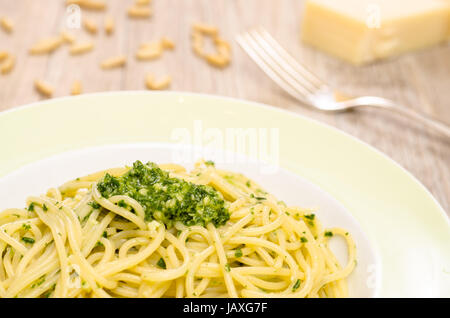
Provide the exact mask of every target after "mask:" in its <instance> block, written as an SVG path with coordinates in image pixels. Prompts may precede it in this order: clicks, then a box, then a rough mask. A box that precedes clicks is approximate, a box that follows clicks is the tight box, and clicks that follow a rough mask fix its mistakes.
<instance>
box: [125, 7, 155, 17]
mask: <svg viewBox="0 0 450 318" xmlns="http://www.w3.org/2000/svg"><path fill="white" fill-rule="evenodd" d="M151 15H152V10H151V9H150V8H147V7H140V6H136V5H134V6H132V7H130V8H128V16H129V17H130V18H141V19H142V18H148V17H150V16H151Z"/></svg>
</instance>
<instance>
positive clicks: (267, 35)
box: [259, 27, 326, 89]
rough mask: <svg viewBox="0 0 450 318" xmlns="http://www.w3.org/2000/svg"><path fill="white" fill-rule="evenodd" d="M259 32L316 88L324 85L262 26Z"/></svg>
mask: <svg viewBox="0 0 450 318" xmlns="http://www.w3.org/2000/svg"><path fill="white" fill-rule="evenodd" d="M259 34H261V36H262V37H263V38H264V39H265V40H266V41H267V42H268V43H269V44H270V46H271V47H273V48H274V49H275V50H276V51H277V52H278V54H279V55H280V56H281V57H282V58H284V60H286V61H287V62H288V63H289V64H290V65H292V67H293V68H294V69H295V70H296V71H297V72H299V73H301V74H302V75H303V76H304V77H305V78H307V79H308V80H309V81H310V82H311V83H313V84H314V85H315V86H316V87H317V88H318V89H321V88H323V87H326V84H325V83H324V82H323V81H322V80H321V79H320V78H318V77H317V76H316V75H314V74H313V73H312V72H311V71H309V70H308V69H307V68H306V67H305V66H303V65H302V64H301V63H300V62H298V61H297V60H296V59H294V58H293V57H292V56H291V55H290V54H289V53H288V52H287V51H286V50H285V49H284V48H283V47H282V46H281V45H280V44H279V43H278V42H277V41H276V40H275V39H274V38H273V37H272V36H271V35H270V33H269V32H267V31H266V30H265V29H264V28H262V27H260V28H259Z"/></svg>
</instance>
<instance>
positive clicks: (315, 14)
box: [302, 0, 450, 65]
mask: <svg viewBox="0 0 450 318" xmlns="http://www.w3.org/2000/svg"><path fill="white" fill-rule="evenodd" d="M449 36H450V0H307V1H306V3H305V9H304V16H303V20H302V40H303V42H304V43H306V44H309V45H311V46H314V47H316V48H318V49H321V50H323V51H325V52H327V53H330V54H332V55H335V56H337V57H340V58H342V59H344V60H347V61H349V62H352V63H354V64H358V65H359V64H365V63H370V62H373V61H375V60H379V59H384V58H389V57H392V56H397V55H400V54H402V53H405V52H409V51H413V50H418V49H422V48H425V47H429V46H432V45H435V44H438V43H441V42H443V41H446V40H448V39H449Z"/></svg>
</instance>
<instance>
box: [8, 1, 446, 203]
mask: <svg viewBox="0 0 450 318" xmlns="http://www.w3.org/2000/svg"><path fill="white" fill-rule="evenodd" d="M106 3H107V7H106V8H105V9H104V10H85V9H82V12H81V13H82V18H83V19H85V18H86V19H90V20H92V21H93V22H94V23H95V24H96V25H97V26H98V31H97V33H96V34H91V33H90V32H87V30H86V29H85V28H83V26H82V27H81V28H80V29H76V30H70V32H72V33H73V34H74V36H75V37H76V38H77V39H80V40H81V39H84V40H89V41H92V42H93V43H94V45H95V47H94V49H93V50H92V51H90V52H88V53H86V54H82V55H76V56H73V55H71V54H69V48H68V47H67V46H62V47H61V48H59V49H57V50H55V51H54V52H52V53H51V54H43V55H30V54H29V49H30V48H31V47H32V46H33V45H34V44H35V43H36V42H37V41H38V40H40V39H44V38H48V37H52V36H57V35H59V34H60V32H61V31H62V30H64V29H67V18H68V12H67V6H66V2H65V1H63V0H41V1H36V0H15V1H12V0H0V18H1V17H7V18H8V19H10V20H11V21H12V22H13V25H14V27H13V30H12V32H6V31H5V30H1V29H0V51H2V50H7V51H8V52H10V53H11V54H13V55H14V56H15V58H16V61H15V66H14V68H13V69H12V70H11V72H9V73H8V74H4V75H1V74H0V111H4V110H8V109H12V108H14V107H17V106H21V105H24V104H28V103H32V102H36V101H39V100H41V99H44V98H48V97H46V96H43V95H42V94H40V93H39V92H38V91H37V90H36V89H35V86H34V82H35V80H36V79H40V80H44V81H46V82H48V83H49V84H51V85H52V86H53V88H54V92H53V94H52V97H53V98H57V97H63V96H68V95H70V91H71V87H72V85H73V83H74V81H80V82H81V83H82V93H95V92H104V91H117V90H145V89H147V88H146V85H145V78H146V76H147V74H149V73H151V74H154V76H155V77H156V78H162V77H164V76H166V75H170V76H171V78H172V81H171V84H170V86H169V87H168V88H167V89H168V90H174V91H190V92H196V93H207V94H217V95H223V96H230V97H235V98H242V99H247V100H252V101H257V102H262V103H266V104H270V105H273V106H275V107H278V108H281V109H285V110H289V111H292V112H295V113H298V114H301V115H304V116H307V117H309V118H312V119H315V120H318V121H321V122H324V123H327V124H329V125H332V126H334V127H337V128H339V129H341V130H343V131H345V132H347V133H349V134H351V135H353V136H355V137H357V138H359V139H361V140H362V141H364V142H367V143H369V144H370V145H372V146H374V147H376V148H377V149H379V150H381V151H382V152H384V153H386V154H387V155H388V156H390V157H391V158H392V159H394V160H395V161H397V162H398V163H400V164H401V165H402V166H403V167H405V168H406V169H407V170H409V171H410V172H411V173H412V174H413V175H415V176H416V177H417V178H418V179H419V180H420V181H421V182H422V183H423V184H424V185H425V186H426V187H427V188H428V189H429V190H430V191H431V192H432V193H433V195H434V196H435V197H436V198H437V199H438V201H439V202H440V203H441V205H442V206H443V208H444V209H445V210H446V211H449V207H450V142H449V140H445V139H443V138H441V137H440V136H438V135H436V134H434V133H433V132H432V131H429V130H427V129H426V128H425V127H423V126H421V125H420V124H417V123H414V122H411V121H409V120H407V119H405V118H402V117H399V116H395V115H393V114H391V113H389V112H383V111H377V110H363V111H357V112H349V113H342V114H325V113H320V112H317V111H314V110H311V109H309V108H307V107H304V106H303V105H301V104H300V103H299V102H297V101H295V100H294V99H292V98H291V97H290V96H289V95H287V94H286V93H285V92H284V91H282V90H281V89H280V88H278V86H276V84H274V83H273V82H272V80H270V79H269V78H268V77H266V76H265V75H264V73H263V72H262V71H261V70H260V69H259V68H258V67H257V66H256V64H255V63H254V62H253V61H252V60H250V58H249V57H248V56H247V55H246V54H245V53H244V52H243V51H242V49H241V48H240V47H239V46H238V45H237V43H236V41H235V38H236V35H238V34H239V33H241V32H244V31H247V30H249V29H250V28H252V27H256V26H263V27H264V28H266V29H267V30H268V31H269V32H270V33H271V35H272V36H273V37H274V38H275V39H277V40H278V41H279V42H280V43H281V44H282V45H283V46H284V47H285V48H286V49H287V50H288V51H289V52H290V53H291V54H292V55H293V56H294V57H295V58H296V59H298V60H299V61H301V62H302V63H303V64H305V65H307V66H308V67H309V68H310V69H311V70H312V71H313V72H315V73H316V74H317V75H318V76H319V77H320V78H323V79H326V81H328V82H329V83H330V84H331V85H333V86H335V87H338V88H339V89H340V90H341V91H342V92H345V93H347V94H352V95H375V96H382V97H386V98H390V99H393V100H395V101H397V102H398V103H400V104H404V105H407V106H408V107H411V108H414V109H417V110H421V111H423V112H425V113H427V114H430V115H433V116H435V117H437V118H440V119H441V120H443V121H446V122H450V45H449V42H447V43H444V44H441V45H437V46H434V47H431V48H427V49H424V50H420V51H417V52H413V53H409V54H405V55H402V56H400V57H398V58H394V59H389V60H383V61H379V62H376V63H372V64H369V65H366V66H354V65H352V64H349V63H347V62H344V61H341V60H339V59H337V58H335V57H333V56H330V55H327V54H326V53H323V52H321V51H318V50H316V49H314V48H311V47H309V46H306V45H304V44H302V42H301V40H300V34H301V30H300V29H301V21H302V17H303V10H304V1H301V0H277V1H274V0H153V1H151V4H150V7H151V10H152V15H151V16H150V17H149V18H140V19H136V18H130V17H129V15H128V14H127V10H128V9H129V8H130V7H131V6H133V5H134V3H135V1H134V0H107V1H106ZM106 16H111V17H112V18H113V20H114V26H115V29H114V32H113V33H112V34H111V35H106V34H105V31H104V27H103V24H104V20H105V17H106ZM195 22H203V23H207V24H211V25H214V26H216V27H217V28H218V30H219V32H220V36H221V37H222V38H223V39H225V40H227V41H228V42H229V43H230V44H231V62H230V64H229V65H228V66H227V67H224V68H217V67H213V66H211V65H209V64H208V63H206V62H205V60H204V59H202V58H200V57H199V56H197V55H196V54H195V53H194V52H193V50H192V47H191V46H192V44H191V30H192V24H193V23H195ZM161 37H167V38H169V39H171V40H172V41H173V42H174V44H175V49H174V50H168V51H165V52H164V53H163V54H162V56H161V57H159V58H157V59H154V60H151V61H139V60H137V59H136V58H135V54H136V51H137V49H138V48H139V46H140V45H141V44H142V43H145V42H151V41H154V40H159V39H160V38H161ZM118 55H125V56H126V57H127V63H126V65H125V66H124V67H120V68H117V69H112V70H103V69H102V68H101V67H100V63H101V62H102V61H103V60H105V59H106V58H109V57H112V56H118ZM124 108H126V105H124ZM37 120H39V119H37ZM11 137H12V138H13V136H11ZM300 146H301V145H299V147H300ZM349 155H350V156H351V154H349ZM0 156H1V151H0Z"/></svg>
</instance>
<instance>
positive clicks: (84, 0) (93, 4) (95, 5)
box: [66, 0, 106, 10]
mask: <svg viewBox="0 0 450 318" xmlns="http://www.w3.org/2000/svg"><path fill="white" fill-rule="evenodd" d="M66 4H67V5H71V4H76V5H78V6H80V7H81V8H83V9H87V10H105V9H106V2H105V1H103V0H67V1H66Z"/></svg>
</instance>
